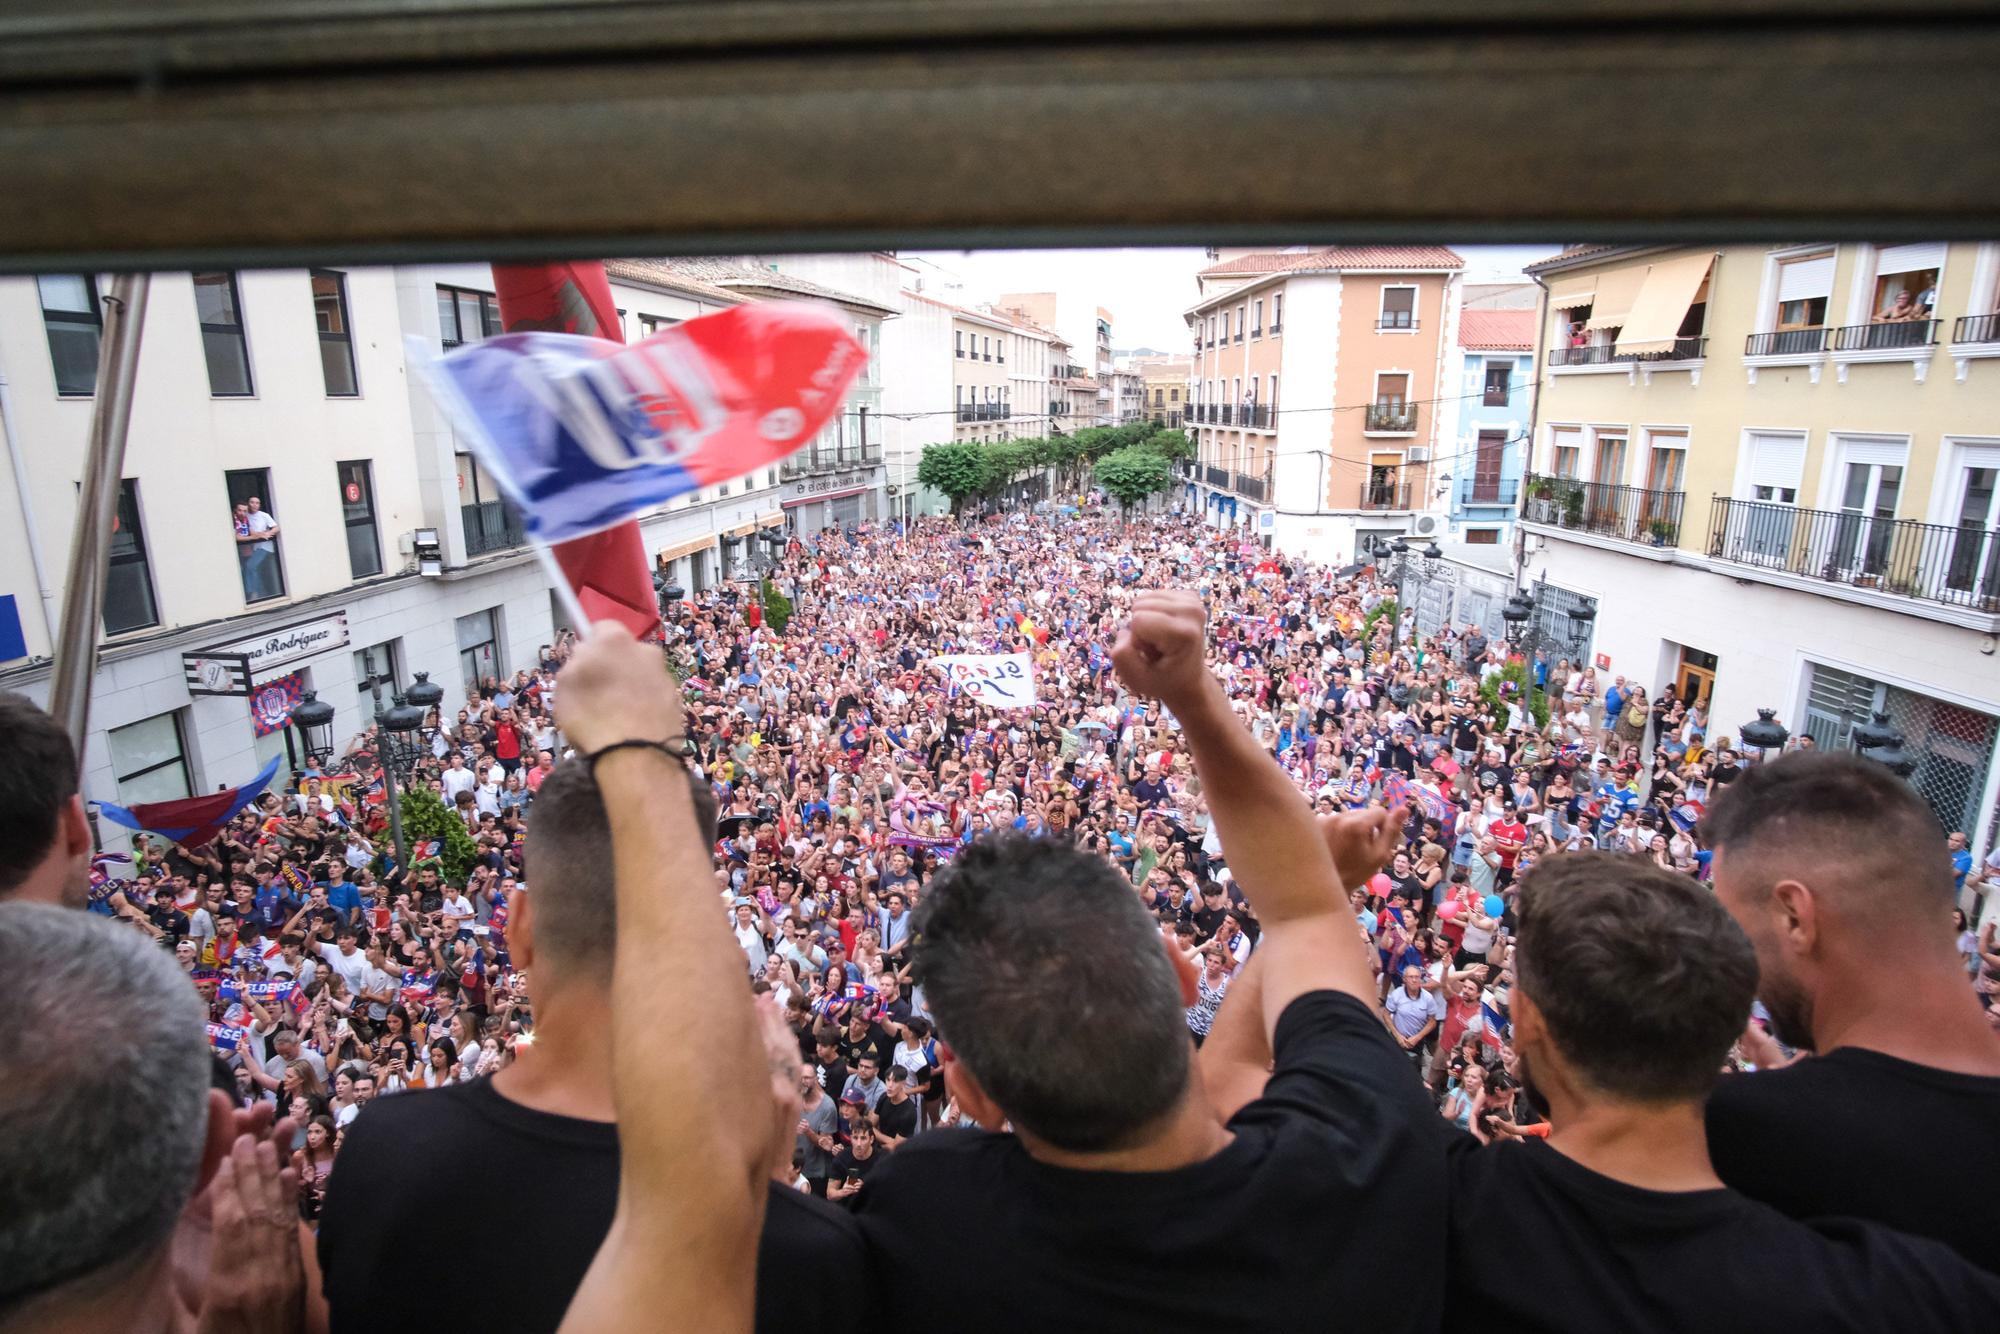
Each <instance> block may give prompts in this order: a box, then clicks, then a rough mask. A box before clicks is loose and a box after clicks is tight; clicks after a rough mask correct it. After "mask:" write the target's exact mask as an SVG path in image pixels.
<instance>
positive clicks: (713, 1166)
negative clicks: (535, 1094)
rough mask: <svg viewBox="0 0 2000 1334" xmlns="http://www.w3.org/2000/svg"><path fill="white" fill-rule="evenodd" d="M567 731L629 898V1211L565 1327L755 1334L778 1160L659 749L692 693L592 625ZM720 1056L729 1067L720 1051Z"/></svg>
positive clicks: (733, 953) (701, 867)
mask: <svg viewBox="0 0 2000 1334" xmlns="http://www.w3.org/2000/svg"><path fill="white" fill-rule="evenodd" d="M556 699H557V712H558V715H559V717H560V720H561V723H562V727H563V731H564V732H565V734H567V735H568V736H569V738H570V739H571V741H572V742H573V743H574V744H575V745H576V747H577V749H578V753H579V754H580V755H583V756H593V755H594V756H597V757H598V758H597V759H596V760H595V761H594V764H595V769H594V772H595V776H596V779H597V784H598V789H599V791H600V792H601V793H602V795H603V798H604V809H605V813H606V816H607V817H608V820H609V824H610V831H611V850H612V866H613V878H614V879H615V881H616V889H617V901H618V939H617V945H616V951H615V954H614V964H613V969H612V984H611V993H612V1015H611V1041H612V1050H613V1053H614V1056H615V1059H614V1061H613V1063H612V1071H613V1080H612V1096H613V1102H614V1104H615V1106H616V1108H617V1111H618V1123H619V1139H620V1141H621V1143H622V1144H623V1145H624V1152H623V1153H622V1154H621V1156H620V1166H619V1189H618V1211H617V1214H616V1215H615V1216H614V1218H613V1220H612V1225H611V1231H610V1234H609V1235H608V1236H607V1237H606V1238H605V1241H604V1245H603V1246H602V1247H601V1248H600V1249H599V1251H598V1253H597V1259H596V1260H595V1261H594V1262H593V1263H592V1265H591V1267H590V1271H589V1273H588V1274H587V1275H585V1277H584V1281H583V1285H582V1287H581V1288H579V1289H578V1291H577V1295H576V1298H575V1300H574V1301H572V1302H571V1303H570V1308H569V1313H568V1315H567V1317H566V1318H565V1320H564V1322H563V1328H564V1329H566V1330H571V1331H586V1330H587V1331H612V1332H613V1334H617V1332H619V1331H626V1330H631V1331H640V1330H645V1331H651V1330H655V1329H658V1328H659V1327H660V1320H661V1313H662V1312H668V1311H671V1312H673V1320H674V1323H676V1324H677V1325H678V1326H679V1327H681V1328H686V1329H701V1330H718V1331H725V1332H727V1334H736V1332H738V1331H744V1332H747V1331H748V1330H749V1329H750V1327H751V1321H752V1315H753V1311H754V1307H755V1272H756V1254H757V1235H758V1228H759V1225H760V1223H761V1221H762V1217H763V1206H764V1199H765V1190H766V1164H765V1159H766V1155H767V1151H768V1149H769V1145H770V1143H771V1141H772V1139H773V1137H774V1134H775V1130H776V1127H775V1125H774V1123H773V1117H772V1112H771V1097H770V1089H769V1087H768V1080H767V1077H766V1074H765V1062H764V1060H763V1048H762V1045H761V1041H760V1039H759V1037H758V1034H757V1027H756V1021H755V1018H754V1014H753V1011H752V1009H751V1004H750V994H749V992H748V990H747V989H746V988H745V987H744V985H743V954H742V951H741V950H739V949H738V948H737V946H736V941H735V940H734V939H733V938H732V937H731V935H730V933H729V932H728V930H727V929H726V928H725V927H724V926H723V924H722V922H721V921H720V920H719V919H718V917H717V915H716V913H715V903H714V896H713V893H712V889H711V887H712V881H711V879H710V874H709V865H708V856H707V846H706V841H705V840H704V839H703V838H702V836H701V834H700V831H699V830H697V829H696V827H695V818H694V805H693V801H692V799H691V796H690V789H689V781H690V779H689V775H688V774H687V772H686V771H685V769H684V767H683V765H682V764H681V763H680V762H679V761H677V760H676V759H675V758H673V757H671V756H669V755H667V754H665V753H663V752H662V751H660V750H658V749H652V748H649V747H646V746H637V747H631V746H626V747H618V748H616V749H607V748H610V747H617V746H618V743H620V742H628V741H640V742H662V743H674V744H678V743H679V742H680V739H681V737H682V736H683V732H684V720H685V710H684V706H683V705H682V703H681V696H680V689H679V687H678V686H676V685H675V684H674V681H673V679H672V677H671V676H669V675H668V673H667V670H666V664H665V660H664V659H663V658H662V656H661V654H660V651H659V649H658V648H657V647H656V646H654V645H652V644H642V643H640V642H638V641H636V640H634V639H633V638H632V636H631V635H630V634H629V633H628V632H627V631H626V630H624V629H623V628H622V627H621V626H619V625H617V624H615V623H612V622H606V623H603V624H600V625H598V626H596V627H594V628H593V629H592V631H591V634H590V638H588V639H587V640H585V641H584V642H583V643H582V644H580V645H578V646H577V650H576V653H575V655H574V656H573V657H572V658H571V659H570V661H569V664H568V666H566V667H565V668H564V669H563V672H562V676H561V677H560V684H559V689H558V692H557V696H556ZM697 1010H698V1011H699V1012H700V1013H702V1014H703V1016H704V1017H705V1019H706V1021H707V1022H706V1024H705V1025H704V1033H703V1039H702V1042H701V1043H700V1044H699V1045H697V1044H696V1043H695V1042H693V1041H691V1040H689V1041H682V1040H678V1039H670V1040H667V1041H662V1040H661V1037H660V1034H659V1030H658V1027H657V1025H656V1023H655V1022H654V1017H655V1016H657V1015H660V1014H665V1013H689V1012H693V1011H697ZM718 1054H719V1057H720V1058H719V1059H718Z"/></svg>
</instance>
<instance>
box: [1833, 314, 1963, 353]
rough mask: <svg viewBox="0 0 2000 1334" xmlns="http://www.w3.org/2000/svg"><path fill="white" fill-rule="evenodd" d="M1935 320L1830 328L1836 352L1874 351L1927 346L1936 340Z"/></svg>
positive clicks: (1936, 322) (1936, 324)
mask: <svg viewBox="0 0 2000 1334" xmlns="http://www.w3.org/2000/svg"><path fill="white" fill-rule="evenodd" d="M1939 323H1940V321H1938V320H1905V321H1903V322H1901V323H1897V324H1849V325H1846V326H1844V327H1842V328H1839V329H1835V330H1834V331H1833V350H1834V351H1836V352H1873V351H1878V350H1880V349H1883V348H1899V347H1929V346H1930V345H1931V344H1932V343H1935V342H1936V341H1937V327H1938V324H1939Z"/></svg>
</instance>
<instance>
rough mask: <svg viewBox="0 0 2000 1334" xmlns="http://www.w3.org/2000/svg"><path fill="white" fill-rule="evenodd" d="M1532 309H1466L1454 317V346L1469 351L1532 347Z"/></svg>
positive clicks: (1499, 350) (1525, 350)
mask: <svg viewBox="0 0 2000 1334" xmlns="http://www.w3.org/2000/svg"><path fill="white" fill-rule="evenodd" d="M1537 314H1538V312H1536V311H1533V310H1467V311H1462V312H1460V314H1459V318H1458V345H1459V346H1460V347H1462V348H1465V349H1466V350H1468V351H1471V352H1528V351H1532V350H1533V349H1534V346H1535V321H1536V316H1537Z"/></svg>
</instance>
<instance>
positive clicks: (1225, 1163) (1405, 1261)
mask: <svg viewBox="0 0 2000 1334" xmlns="http://www.w3.org/2000/svg"><path fill="white" fill-rule="evenodd" d="M1276 1037H1277V1040H1276V1042H1275V1043H1274V1049H1275V1051H1276V1056H1277V1059H1276V1063H1275V1066H1274V1070H1273V1073H1272V1075H1271V1078H1270V1081H1269V1082H1268V1083H1267V1084H1266V1086H1265V1089H1264V1096H1263V1097H1261V1098H1259V1099H1257V1100H1256V1101H1255V1102H1253V1103H1251V1104H1249V1105H1248V1106H1246V1107H1245V1108H1244V1109H1243V1110H1242V1111H1240V1112H1238V1113H1237V1114H1236V1116H1235V1117H1234V1118H1232V1119H1231V1121H1230V1123H1229V1129H1230V1130H1231V1132H1233V1134H1234V1136H1235V1138H1234V1140H1233V1141H1232V1142H1231V1143H1230V1144H1229V1145H1228V1147H1226V1148H1224V1149H1223V1150H1222V1151H1221V1152H1220V1153H1217V1154H1215V1155H1214V1156H1213V1157H1211V1158H1208V1159H1207V1160H1205V1161H1203V1162H1199V1163H1196V1164H1193V1165H1192V1166H1189V1167H1184V1168H1180V1169H1177V1170H1174V1171H1166V1172H1089V1171H1077V1170H1073V1169H1068V1168H1060V1167H1052V1166H1049V1165H1047V1164H1044V1163H1040V1162H1037V1161H1035V1160H1034V1159H1033V1158H1031V1157H1029V1155H1028V1154H1027V1152H1026V1151H1025V1150H1024V1149H1022V1147H1021V1145H1020V1142H1019V1141H1018V1140H1016V1139H1015V1138H1014V1136H1012V1135H1004V1134H995V1133H991V1132H987V1131H967V1130H934V1131H926V1132H925V1133H924V1134H922V1135H919V1136H918V1137H917V1138H916V1139H915V1140H913V1141H911V1142H910V1143H909V1144H906V1145H904V1146H903V1147H902V1148H900V1149H898V1150H896V1151H895V1152H894V1153H893V1154H890V1155H889V1156H888V1159H887V1161H885V1162H884V1163H883V1164H882V1166H881V1167H880V1168H878V1169H877V1170H876V1172H875V1174H874V1175H873V1176H872V1177H870V1178H869V1181H868V1185H867V1187H866V1188H865V1189H864V1190H863V1191H862V1192H861V1193H860V1195H859V1196H858V1197H857V1198H858V1202H859V1208H858V1210H857V1216H858V1217H859V1219H860V1221H861V1228H862V1233H863V1235H864V1236H865V1238H866V1239H867V1242H868V1247H869V1253H870V1256H871V1258H872V1260H873V1262H874V1266H875V1272H876V1275H877V1281H878V1284H879V1285H880V1286H881V1287H882V1289H883V1290H884V1291H893V1292H903V1291H913V1290H925V1291H933V1292H948V1293H952V1294H954V1295H955V1297H956V1300H955V1301H954V1303H953V1309H952V1319H951V1320H950V1321H949V1322H948V1323H949V1324H950V1326H951V1328H952V1330H953V1331H954V1334H981V1332H982V1331H988V1330H990V1331H995V1334H1019V1331H1021V1330H1025V1329H1037V1328H1041V1329H1048V1328H1060V1329H1065V1330H1091V1331H1093V1332H1094V1334H1122V1332H1124V1331H1132V1332H1133V1334H1158V1332H1159V1331H1161V1330H1169V1329H1175V1330H1178V1329H1198V1330H1201V1331H1203V1332H1204V1334H1227V1332H1228V1331H1241V1330H1272V1331H1279V1330H1282V1331H1286V1332H1287V1334H1290V1332H1291V1331H1296V1330H1305V1329H1321V1328H1331V1327H1333V1326H1336V1325H1337V1326H1339V1327H1340V1328H1343V1329H1356V1330H1367V1331H1369V1334H1393V1331H1397V1330H1431V1329H1435V1328H1437V1322H1438V1314H1439V1308H1438V1302H1439V1294H1438V1285H1437V1271H1438V1263H1439V1261H1438V1257H1439V1255H1440V1254H1441V1251H1442V1246H1443V1240H1444V1155H1443V1153H1442V1152H1441V1151H1440V1149H1439V1147H1438V1143H1437V1140H1436V1138H1435V1136H1436V1131H1435V1130H1433V1129H1432V1126H1433V1124H1434V1123H1436V1122H1437V1120H1438V1116H1437V1110H1436V1109H1435V1108H1434V1107H1433V1106H1432V1105H1431V1102H1430V1099H1429V1098H1428V1097H1427V1096H1426V1094H1425V1092H1424V1089H1423V1086H1422V1084H1421V1083H1419V1082H1418V1080H1417V1078H1416V1075H1415V1073H1414V1072H1413V1071H1412V1070H1411V1068H1410V1062H1409V1058H1408V1057H1407V1056H1406V1055H1404V1054H1403V1053H1401V1052H1400V1051H1398V1049H1397V1048H1396V1046H1395V1044H1394V1043H1392V1042H1391V1041H1390V1040H1389V1037H1388V1034H1387V1033H1386V1032H1385V1031H1384V1030H1383V1027H1382V1021H1381V1019H1380V1018H1378V1017H1377V1016H1376V1015H1375V1013H1374V1012H1373V1011H1372V1010H1371V1008H1370V1007H1368V1006H1365V1005H1363V1004H1362V1003H1361V1002H1359V1001H1357V1000H1355V999H1354V998H1352V997H1350V996H1345V995H1342V994H1340V993H1338V992H1332V991H1321V992H1313V993H1311V994H1309V995H1306V996H1302V997H1300V998H1299V999H1297V1000H1295V1001H1293V1002H1292V1003H1291V1005H1289V1006H1287V1007H1286V1009H1285V1012H1284V1014H1283V1015H1282V1016H1281V1017H1280V1019H1279V1021H1278V1029H1277V1035H1276ZM1002 1259H1004V1264H1003V1263H1000V1261H1001V1260H1002Z"/></svg>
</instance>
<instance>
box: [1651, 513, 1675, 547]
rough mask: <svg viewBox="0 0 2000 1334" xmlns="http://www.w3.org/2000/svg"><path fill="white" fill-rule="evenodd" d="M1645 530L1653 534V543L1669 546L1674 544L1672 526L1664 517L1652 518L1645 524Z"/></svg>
mask: <svg viewBox="0 0 2000 1334" xmlns="http://www.w3.org/2000/svg"><path fill="white" fill-rule="evenodd" d="M1646 531H1647V532H1649V533H1651V534H1652V535H1653V545H1654V546H1656V547H1670V546H1672V545H1673V544H1674V526H1673V525H1672V524H1671V523H1668V522H1667V521H1666V520H1665V519H1654V520H1653V521H1652V522H1651V523H1649V524H1647V525H1646Z"/></svg>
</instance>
